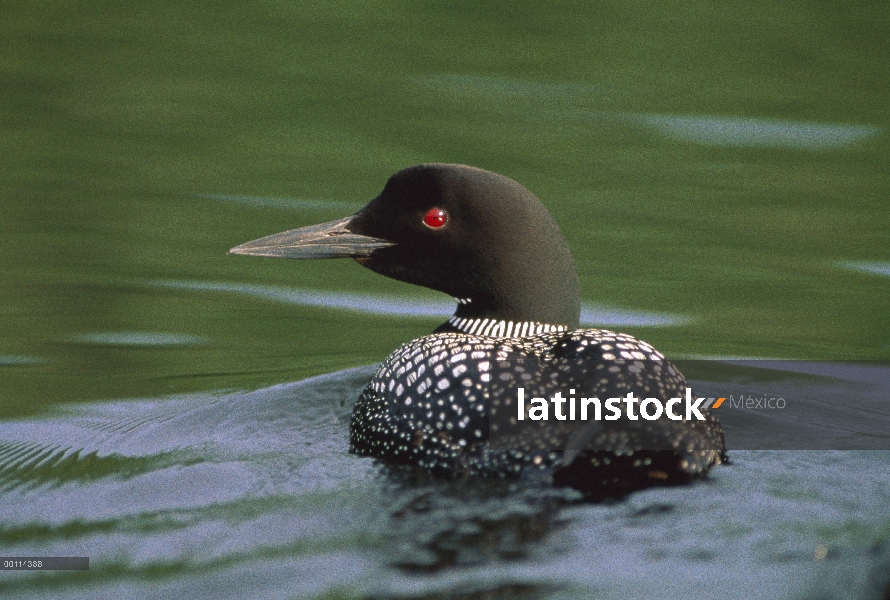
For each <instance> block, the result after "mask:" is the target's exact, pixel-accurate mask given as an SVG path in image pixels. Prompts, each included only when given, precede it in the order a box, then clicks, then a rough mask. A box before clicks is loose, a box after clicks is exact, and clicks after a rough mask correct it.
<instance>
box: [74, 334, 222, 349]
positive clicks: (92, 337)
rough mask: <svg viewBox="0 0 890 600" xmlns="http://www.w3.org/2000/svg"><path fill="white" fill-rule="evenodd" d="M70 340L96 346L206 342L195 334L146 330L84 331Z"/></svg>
mask: <svg viewBox="0 0 890 600" xmlns="http://www.w3.org/2000/svg"><path fill="white" fill-rule="evenodd" d="M71 341H73V342H79V343H81V344H96V345H98V346H191V345H194V344H203V343H205V342H206V340H204V339H202V338H200V337H198V336H196V335H186V334H182V333H162V332H146V331H118V332H104V333H84V334H81V335H76V336H72V338H71Z"/></svg>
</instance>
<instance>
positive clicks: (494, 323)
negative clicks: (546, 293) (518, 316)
mask: <svg viewBox="0 0 890 600" xmlns="http://www.w3.org/2000/svg"><path fill="white" fill-rule="evenodd" d="M448 322H449V323H450V324H451V326H452V327H454V328H455V329H457V330H459V331H462V332H464V333H470V334H475V335H481V336H485V337H524V336H527V335H536V334H538V333H550V332H562V331H567V330H568V328H567V327H566V326H564V325H550V324H549V323H538V322H537V321H519V322H516V321H505V320H503V319H502V320H497V319H461V318H459V317H457V316H454V317H451V318H450V319H448Z"/></svg>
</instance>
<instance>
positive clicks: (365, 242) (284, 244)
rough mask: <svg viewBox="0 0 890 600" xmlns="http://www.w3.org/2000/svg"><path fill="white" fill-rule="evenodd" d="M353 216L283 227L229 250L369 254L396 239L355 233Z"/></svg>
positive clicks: (300, 255)
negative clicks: (350, 228)
mask: <svg viewBox="0 0 890 600" xmlns="http://www.w3.org/2000/svg"><path fill="white" fill-rule="evenodd" d="M353 218H354V217H346V218H345V219H340V220H338V221H330V222H328V223H320V224H318V225H310V226H309V227H301V228H300V229H291V230H290V231H282V232H281V233H276V234H273V235H268V236H266V237H264V238H260V239H258V240H253V241H252V242H246V243H244V244H241V245H240V246H235V247H234V248H232V249H231V250H229V254H247V255H250V256H271V257H275V258H367V257H369V256H371V254H372V253H373V252H374V251H375V250H377V249H379V248H387V247H389V246H395V245H396V244H395V242H390V241H389V240H383V239H380V238H375V237H370V236H367V235H361V234H358V233H353V232H352V231H349V230H348V229H347V226H348V225H349V224H350V223H351V222H352V219H353Z"/></svg>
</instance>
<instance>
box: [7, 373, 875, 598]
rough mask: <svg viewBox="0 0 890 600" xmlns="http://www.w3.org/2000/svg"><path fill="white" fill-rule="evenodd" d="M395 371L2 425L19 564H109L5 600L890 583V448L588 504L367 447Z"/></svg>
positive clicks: (729, 470)
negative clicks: (376, 396)
mask: <svg viewBox="0 0 890 600" xmlns="http://www.w3.org/2000/svg"><path fill="white" fill-rule="evenodd" d="M373 369H374V367H362V368H358V369H351V370H348V371H342V372H339V373H334V374H331V375H326V376H322V377H316V378H313V379H309V380H306V381H302V382H298V383H294V384H285V385H279V386H275V387H271V388H267V389H263V390H258V391H256V392H251V393H243V394H224V395H213V394H196V395H189V396H181V397H174V398H168V399H158V400H142V401H137V400H127V401H120V402H109V403H103V404H87V405H69V406H68V407H67V408H65V409H61V410H59V411H57V412H56V414H54V415H49V416H47V417H44V418H40V419H31V420H22V421H17V422H6V423H2V424H0V501H2V503H3V506H4V509H3V515H4V519H3V523H2V525H0V553H2V554H3V555H6V556H15V555H19V556H21V555H41V554H42V555H59V556H72V555H81V556H89V557H90V565H91V568H90V571H89V572H88V573H83V574H71V573H66V572H14V573H13V572H10V573H5V574H4V578H3V580H2V581H0V593H3V594H7V595H10V596H15V597H17V598H32V597H33V598H40V597H45V596H46V595H56V594H58V593H62V592H63V591H67V592H75V591H76V592H77V593H86V594H88V595H89V596H90V597H91V598H118V597H121V596H122V595H123V596H128V597H144V598H162V597H170V596H171V595H177V594H183V593H185V590H188V592H187V593H188V597H190V598H243V597H293V596H301V597H303V596H307V595H308V596H313V595H318V594H323V593H328V594H335V595H343V596H346V597H378V598H442V597H450V596H448V595H447V594H454V593H457V592H460V593H461V594H466V596H462V597H479V598H489V597H495V598H496V597H505V598H506V597H543V596H550V595H556V596H559V597H577V598H588V597H590V595H591V594H593V593H596V594H597V595H599V596H601V597H637V598H660V597H665V596H677V597H713V596H715V595H717V596H720V597H728V598H734V597H738V598H747V597H752V596H756V597H776V596H789V595H793V596H800V595H804V596H805V595H806V594H813V593H818V594H822V595H826V594H827V595H828V596H829V597H837V596H838V595H839V594H840V595H843V593H846V592H847V591H850V592H852V594H853V595H854V596H856V597H867V596H868V595H871V594H874V593H875V590H877V589H879V586H881V585H884V584H885V583H886V576H885V575H881V574H882V573H884V574H885V573H886V571H885V570H884V569H886V567H887V566H888V565H890V552H888V549H887V548H886V546H885V545H882V544H884V542H885V541H886V539H888V538H890V521H888V520H887V513H886V498H887V497H888V496H890V454H888V452H886V451H884V452H876V451H870V452H867V451H858V452H854V451H847V452H800V451H798V452H789V451H782V452H779V451H772V452H765V451H739V450H737V451H732V452H730V458H731V460H732V463H731V464H730V465H728V466H721V467H717V468H715V469H714V470H713V471H712V473H711V475H710V476H709V478H708V479H707V480H705V481H702V482H698V483H695V484H693V485H688V486H679V487H673V488H659V489H651V490H645V491H642V492H638V493H635V494H633V495H631V496H630V497H628V498H626V499H623V500H614V501H609V502H601V503H595V504H588V503H578V498H579V497H578V495H577V494H576V493H575V492H573V491H571V490H558V489H554V488H552V486H550V485H549V483H548V482H547V481H546V480H521V481H499V480H478V479H472V480H437V479H433V478H430V477H429V476H427V475H425V474H423V473H417V472H414V471H411V470H407V469H402V468H393V467H389V466H385V465H379V464H377V463H376V462H375V461H373V460H371V459H367V458H360V457H357V456H354V455H351V454H348V453H347V452H346V448H347V427H348V420H349V415H350V412H351V406H352V403H353V402H354V399H355V398H356V397H357V395H358V392H359V391H360V389H361V388H362V387H363V386H364V385H365V384H366V383H367V381H368V380H369V378H370V376H371V373H372V371H373ZM751 372H754V373H757V372H761V374H766V382H767V383H769V382H770V381H775V377H776V375H775V371H771V370H769V369H767V370H763V369H759V370H758V369H754V370H752V371H751ZM751 372H749V373H748V375H750V374H751ZM716 375H717V378H716V379H714V380H713V381H711V382H710V384H709V385H712V386H719V385H721V381H726V377H724V376H723V375H721V374H720V373H719V372H718V373H716ZM783 378H784V379H783ZM779 379H781V380H783V381H786V383H787V381H788V380H787V377H786V376H780V377H779ZM702 385H708V382H703V384H702ZM772 425H773V423H772V421H771V420H770V419H769V418H768V417H767V418H766V420H764V421H762V422H761V423H760V424H759V426H761V427H765V428H767V429H769V427H771V426H772ZM775 425H776V426H780V425H781V424H780V423H778V422H777V423H776V424H775ZM259 573H261V575H259ZM705 575H707V581H709V582H710V583H709V587H707V589H703V588H700V587H699V583H697V582H700V581H701V580H702V577H704V576H705Z"/></svg>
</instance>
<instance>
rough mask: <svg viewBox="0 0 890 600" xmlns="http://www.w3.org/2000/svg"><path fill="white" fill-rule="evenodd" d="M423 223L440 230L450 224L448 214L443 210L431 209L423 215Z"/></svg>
mask: <svg viewBox="0 0 890 600" xmlns="http://www.w3.org/2000/svg"><path fill="white" fill-rule="evenodd" d="M423 222H424V223H426V224H427V225H428V226H429V227H432V228H433V229H438V228H439V227H441V226H442V225H444V224H445V223H447V222H448V213H447V212H445V211H444V210H442V209H441V208H431V209H430V210H429V212H427V213H426V214H425V215H423Z"/></svg>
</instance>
